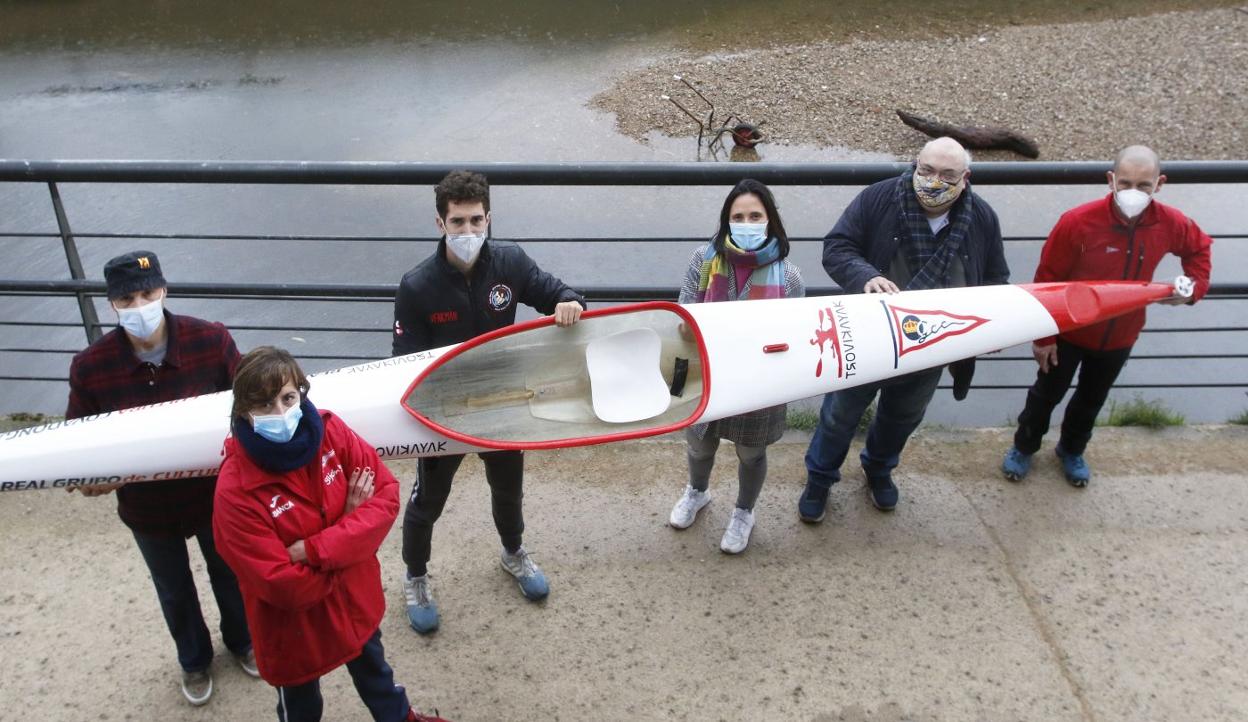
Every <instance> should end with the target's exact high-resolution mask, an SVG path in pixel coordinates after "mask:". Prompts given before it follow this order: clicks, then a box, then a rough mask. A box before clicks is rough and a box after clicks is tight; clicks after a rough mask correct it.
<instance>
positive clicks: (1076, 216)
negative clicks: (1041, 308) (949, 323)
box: [1001, 145, 1213, 487]
mask: <svg viewBox="0 0 1248 722" xmlns="http://www.w3.org/2000/svg"><path fill="white" fill-rule="evenodd" d="M1107 177H1108V179H1109V188H1110V194H1109V195H1107V196H1105V197H1104V198H1102V199H1100V200H1096V201H1092V202H1091V203H1085V204H1083V205H1081V206H1078V207H1077V208H1074V209H1072V210H1069V211H1067V212H1066V213H1064V214H1063V215H1062V217H1061V218H1060V219H1059V220H1058V222H1057V225H1056V226H1054V227H1053V230H1052V231H1051V232H1050V233H1049V238H1048V240H1047V241H1045V243H1044V249H1043V250H1042V251H1041V253H1040V265H1039V266H1038V267H1037V268H1036V278H1035V281H1036V282H1037V283H1042V282H1047V281H1093V280H1096V281H1100V280H1134V281H1150V280H1152V278H1153V271H1154V270H1156V268H1157V264H1158V263H1160V262H1161V259H1162V258H1163V257H1164V256H1165V255H1166V254H1167V253H1173V254H1174V255H1176V256H1178V257H1179V258H1180V259H1181V260H1182V264H1183V273H1184V274H1186V275H1187V276H1188V277H1189V278H1191V279H1192V281H1193V282H1194V283H1195V291H1194V293H1192V295H1191V296H1190V297H1189V296H1179V295H1177V294H1176V296H1175V297H1173V298H1170V299H1167V300H1166V301H1163V303H1169V304H1192V303H1195V302H1196V301H1198V300H1200V299H1201V298H1202V297H1203V296H1204V295H1205V292H1206V291H1208V290H1209V271H1210V268H1211V266H1212V261H1211V258H1212V255H1211V246H1212V244H1213V241H1212V239H1210V238H1209V236H1208V235H1206V234H1205V232H1204V231H1202V230H1200V227H1199V226H1197V225H1196V222H1195V221H1193V220H1191V219H1190V218H1188V217H1187V216H1185V215H1183V214H1182V213H1180V212H1179V211H1178V210H1176V209H1174V208H1171V207H1170V206H1167V205H1164V204H1162V203H1159V202H1158V201H1156V200H1155V199H1154V197H1153V196H1154V195H1155V194H1156V193H1157V191H1159V190H1161V186H1162V185H1163V184H1164V183H1165V182H1166V177H1165V176H1164V175H1162V174H1161V161H1160V160H1159V159H1158V157H1157V154H1156V153H1154V152H1153V151H1152V150H1151V149H1149V148H1147V147H1145V146H1142V145H1133V146H1129V147H1127V148H1124V149H1123V150H1122V151H1121V152H1119V153H1118V157H1117V159H1116V160H1115V161H1114V169H1113V170H1112V171H1110V172H1109V173H1108V174H1107ZM1143 327H1144V309H1140V310H1138V311H1132V312H1131V313H1128V314H1126V315H1123V316H1119V317H1117V318H1114V319H1110V320H1109V321H1104V322H1101V323H1098V324H1095V325H1093V326H1086V327H1084V328H1080V329H1077V330H1075V331H1071V332H1069V333H1064V334H1062V335H1061V336H1058V337H1056V338H1052V337H1050V338H1046V339H1041V340H1039V341H1036V342H1035V343H1034V344H1032V348H1031V351H1032V354H1033V355H1034V356H1035V357H1036V362H1037V363H1038V364H1040V371H1039V373H1038V374H1037V376H1036V382H1035V384H1033V385H1032V387H1031V389H1030V390H1029V391H1028V392H1027V404H1026V405H1025V406H1024V407H1023V412H1022V413H1021V414H1019V416H1018V430H1017V431H1016V432H1015V433H1014V446H1013V447H1012V448H1011V449H1010V450H1009V451H1007V452H1006V453H1005V460H1004V461H1003V462H1002V464H1001V470H1002V471H1003V472H1004V473H1005V477H1006V478H1007V479H1009V480H1011V481H1020V480H1021V479H1022V478H1023V477H1024V476H1026V475H1027V472H1028V471H1029V470H1030V469H1031V457H1032V455H1033V454H1035V453H1036V451H1037V450H1039V448H1040V440H1041V439H1043V438H1044V435H1045V433H1046V432H1047V431H1048V430H1049V417H1050V416H1051V415H1052V413H1053V409H1054V408H1055V407H1056V406H1057V405H1058V404H1059V403H1061V401H1062V397H1064V396H1065V395H1066V390H1067V389H1069V388H1070V384H1071V381H1072V380H1073V379H1074V376H1075V369H1077V368H1082V370H1081V371H1080V372H1079V383H1078V384H1077V385H1076V387H1075V393H1074V395H1073V396H1072V397H1071V399H1070V403H1069V404H1068V405H1067V406H1066V416H1065V418H1064V419H1063V420H1062V433H1061V437H1060V438H1059V440H1058V442H1057V448H1056V449H1055V451H1056V452H1057V457H1058V459H1059V460H1060V461H1061V464H1062V471H1063V472H1064V473H1065V475H1066V479H1067V480H1068V481H1069V482H1070V483H1071V484H1072V485H1074V486H1077V487H1083V486H1087V484H1088V480H1089V479H1090V478H1091V476H1092V472H1091V470H1090V469H1089V468H1088V464H1087V462H1086V461H1085V460H1084V458H1083V452H1084V449H1085V448H1086V447H1087V445H1088V441H1089V440H1090V439H1091V438H1092V426H1093V424H1094V423H1095V422H1096V417H1097V415H1098V414H1099V413H1100V412H1101V407H1102V406H1103V405H1104V404H1105V399H1106V398H1107V397H1108V396H1109V390H1110V388H1111V387H1112V386H1113V385H1114V381H1115V380H1116V379H1117V378H1118V372H1120V371H1121V370H1122V367H1123V365H1125V364H1126V362H1127V358H1128V357H1129V356H1130V355H1131V347H1132V346H1133V345H1134V344H1135V340H1136V339H1137V338H1138V337H1139V335H1140V329H1142V328H1143Z"/></svg>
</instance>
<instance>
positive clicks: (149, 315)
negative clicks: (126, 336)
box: [117, 298, 165, 340]
mask: <svg viewBox="0 0 1248 722" xmlns="http://www.w3.org/2000/svg"><path fill="white" fill-rule="evenodd" d="M163 300H164V299H163V298H158V299H156V300H155V301H152V302H151V303H148V304H145V305H142V306H139V307H138V308H118V309H117V319H118V321H119V322H120V323H121V327H122V328H124V329H125V330H126V331H129V332H130V335H131V336H134V337H136V338H141V339H143V340H147V339H149V338H151V337H152V334H154V333H156V329H158V328H160V322H161V321H163V320H164V318H165V314H164V307H163V306H164V304H162V303H161V301H163Z"/></svg>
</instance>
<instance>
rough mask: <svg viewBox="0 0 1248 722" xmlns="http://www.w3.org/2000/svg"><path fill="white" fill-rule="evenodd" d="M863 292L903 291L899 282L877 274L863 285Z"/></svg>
mask: <svg viewBox="0 0 1248 722" xmlns="http://www.w3.org/2000/svg"><path fill="white" fill-rule="evenodd" d="M862 292H863V293H901V289H900V288H897V284H895V283H893V282H892V281H890V280H888V279H887V278H885V277H883V276H876V277H875V278H872V279H871V280H870V281H867V283H866V285H865V286H863V287H862Z"/></svg>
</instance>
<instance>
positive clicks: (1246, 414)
mask: <svg viewBox="0 0 1248 722" xmlns="http://www.w3.org/2000/svg"><path fill="white" fill-rule="evenodd" d="M1226 422H1227V423H1228V424H1239V425H1240V426H1248V409H1244V410H1243V411H1241V412H1240V414H1239V416H1232V417H1231V418H1229V419H1227V420H1226Z"/></svg>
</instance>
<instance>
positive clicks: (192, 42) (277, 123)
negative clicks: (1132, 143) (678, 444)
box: [0, 0, 1248, 424]
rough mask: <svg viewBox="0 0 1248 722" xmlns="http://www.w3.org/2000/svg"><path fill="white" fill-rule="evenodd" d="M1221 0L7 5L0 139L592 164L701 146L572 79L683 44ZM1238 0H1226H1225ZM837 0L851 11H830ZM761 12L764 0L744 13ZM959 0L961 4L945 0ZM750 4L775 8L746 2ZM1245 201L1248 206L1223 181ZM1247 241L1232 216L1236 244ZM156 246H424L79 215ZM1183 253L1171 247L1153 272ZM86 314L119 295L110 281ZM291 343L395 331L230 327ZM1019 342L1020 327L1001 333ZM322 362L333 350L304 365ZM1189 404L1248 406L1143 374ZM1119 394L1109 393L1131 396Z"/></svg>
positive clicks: (595, 230)
mask: <svg viewBox="0 0 1248 722" xmlns="http://www.w3.org/2000/svg"><path fill="white" fill-rule="evenodd" d="M1226 4H1227V3H1215V2H1196V1H1191V2H1178V3H1176V2H1164V3H1163V2H1143V3H1125V2H1117V1H1114V2H1102V3H1097V4H1095V6H1089V7H1071V6H1070V4H1069V3H1065V2H1050V1H1048V0H1045V1H1043V2H1033V3H1027V4H1024V5H1023V6H1022V9H1020V8H1018V7H1014V4H1009V6H1010V7H1008V8H1004V9H1003V7H1004V6H1005V5H1006V4H1000V3H995V2H971V3H961V4H958V5H957V7H956V11H955V9H954V8H953V7H952V5H949V4H940V7H933V5H934V4H931V3H919V2H915V1H914V0H893V2H887V3H885V2H875V3H854V4H842V3H824V2H793V1H788V2H778V3H770V4H767V5H766V6H761V5H760V4H758V3H746V2H728V1H723V2H717V3H694V2H679V1H675V0H666V1H660V0H640V1H638V2H619V3H610V2H602V3H599V2H588V3H586V2H553V1H550V0H548V1H546V2H514V1H513V2H485V1H483V0H477V1H475V2H466V3H440V2H398V1H397V0H394V1H391V2H382V3H375V4H370V5H369V9H368V10H367V11H364V10H362V9H360V7H359V6H357V5H355V4H338V3H325V2H320V3H306V2H300V3H295V2H270V3H242V2H237V1H236V0H235V1H230V2H222V3H214V4H203V3H190V2H182V3H177V2H76V3H46V2H29V1H27V2H11V1H8V2H5V1H0V157H4V158H30V159H49V158H128V159H150V158H168V159H235V160H270V159H281V160H413V161H433V162H452V163H453V162H472V161H533V162H545V161H601V160H619V161H627V160H693V159H695V158H696V147H695V145H694V142H693V140H692V139H691V138H679V139H673V138H667V137H663V136H658V135H653V136H651V137H650V138H648V139H647V141H646V142H644V143H639V142H637V141H634V140H632V139H630V138H627V137H624V136H622V135H620V134H619V133H617V132H616V131H615V128H614V119H613V118H612V117H611V116H610V115H608V114H605V113H603V112H601V111H598V110H594V109H592V108H590V107H589V106H588V99H589V98H590V97H591V96H593V95H594V94H595V93H597V92H599V91H600V90H601V89H603V88H604V87H606V86H607V85H608V84H609V81H610V79H611V78H612V77H613V76H614V75H615V74H617V73H620V72H622V71H624V70H627V69H629V68H633V67H638V66H641V65H644V64H646V63H649V62H652V61H653V60H654V59H655V58H659V57H662V55H663V54H664V53H666V52H669V51H670V50H672V49H674V48H679V49H693V50H707V51H714V52H724V51H733V50H741V49H747V48H750V47H759V46H766V45H771V44H776V43H783V42H794V41H802V40H810V39H819V38H832V39H838V38H851V37H875V38H893V37H910V36H922V35H939V34H944V33H951V32H964V31H967V30H973V29H974V28H977V27H980V26H982V25H985V24H1001V23H1048V22H1061V21H1068V20H1088V19H1099V18H1102V17H1113V16H1121V15H1124V14H1126V13H1135V12H1146V11H1150V10H1155V9H1180V8H1194V7H1210V6H1215V5H1217V6H1221V5H1226ZM1232 4H1233V3H1232ZM845 5H852V7H845ZM760 8H761V9H760ZM955 12H956V13H957V14H955ZM760 17H764V18H765V20H766V22H762V23H760V21H759V19H760ZM761 156H762V159H763V160H764V161H767V160H771V161H833V160H879V159H885V158H886V157H885V156H881V155H879V154H872V153H865V152H861V151H855V150H853V149H848V148H814V147H803V146H774V147H773V146H767V145H764V146H762V147H761ZM725 190H726V189H718V188H675V189H653V188H624V189H612V188H575V189H574V188H533V189H523V188H507V187H500V188H498V189H496V191H495V193H494V198H493V201H494V217H495V225H494V233H495V235H496V236H500V237H508V238H526V237H538V236H547V237H593V236H630V235H636V236H648V237H655V238H665V237H701V236H703V235H706V234H708V233H709V232H710V231H711V230H712V229H713V226H714V218H715V215H716V213H717V211H718V207H719V204H720V200H721V199H722V196H723V193H724V192H725ZM980 190H981V192H982V194H983V195H984V196H985V197H986V198H987V199H988V200H989V201H990V202H991V203H992V204H993V205H994V207H995V208H996V209H997V211H998V212H999V214H1000V215H1001V218H1002V224H1003V227H1004V229H1005V232H1006V233H1007V235H1034V236H1043V235H1044V234H1045V233H1046V232H1047V230H1048V228H1049V227H1050V226H1051V225H1052V222H1053V220H1054V219H1055V218H1056V217H1057V214H1058V213H1060V212H1061V210H1063V209H1065V208H1068V207H1070V206H1072V205H1074V204H1076V203H1078V202H1081V201H1083V200H1086V199H1089V198H1092V197H1095V196H1097V195H1099V194H1100V193H1101V189H1100V188H1099V187H1096V188H1094V187H1082V188H1079V187H1067V188H1008V187H986V188H982V189H980ZM62 192H63V194H64V196H65V202H66V207H67V212H68V215H69V219H70V222H71V224H72V225H73V228H74V229H75V230H76V231H77V232H79V233H92V232H110V233H168V232H178V233H183V234H206V235H212V234H221V235H226V234H234V233H243V234H246V233H273V234H326V235H333V234H345V235H380V236H409V237H413V236H414V237H430V236H432V235H434V233H435V231H434V227H433V207H432V206H433V203H432V193H431V192H430V190H429V188H427V187H413V188H386V187H360V188H353V187H323V188H305V187H289V188H283V187H269V186H263V187H249V186H233V187H220V188H218V187H196V186H139V185H117V186H90V185H85V184H80V185H67V186H65V187H64V188H63V189H62ZM856 192H857V189H856V188H788V187H785V188H779V189H778V190H777V195H778V197H779V200H780V203H781V207H782V209H783V212H784V214H785V223H786V225H787V226H788V227H789V229H790V232H791V233H792V234H793V235H795V236H800V237H810V238H816V237H819V236H821V235H822V234H823V233H824V232H826V231H827V229H828V228H829V227H830V226H831V225H832V224H833V223H834V222H835V220H836V217H837V215H838V214H839V212H840V210H841V209H842V208H844V206H845V205H846V203H847V202H848V201H849V199H850V198H852V196H853V194H854V193H856ZM1162 197H1163V199H1165V200H1168V201H1169V202H1172V203H1174V204H1176V205H1178V206H1179V207H1181V208H1183V209H1184V210H1185V211H1187V212H1188V213H1189V214H1190V215H1191V216H1193V217H1194V218H1195V219H1196V220H1197V221H1198V222H1199V223H1200V224H1201V225H1202V226H1203V227H1204V228H1205V229H1206V230H1207V231H1209V232H1211V233H1232V232H1237V233H1243V232H1244V229H1248V204H1244V203H1242V199H1243V193H1242V187H1240V188H1211V187H1202V186H1183V187H1180V186H1177V185H1172V186H1169V187H1167V188H1166V189H1165V191H1164V195H1163V196H1162ZM1235 198H1238V199H1239V202H1234V199H1235ZM55 228H56V225H55V220H54V218H53V216H52V212H51V207H50V204H49V201H48V197H47V191H46V188H42V187H39V186H37V185H24V184H0V253H2V254H3V258H4V259H5V261H6V263H5V264H4V270H3V271H0V277H4V278H10V279H37V278H47V277H52V278H65V277H67V272H66V270H65V264H64V256H63V254H62V253H61V251H60V248H59V243H56V242H53V241H46V240H31V239H17V238H12V237H4V236H3V235H2V234H3V233H5V232H9V233H14V232H27V231H54V230H55ZM1236 243H1238V244H1239V245H1238V248H1242V241H1238V242H1237V241H1232V240H1227V241H1224V242H1223V243H1222V244H1221V248H1223V249H1224V250H1233V249H1235V248H1236V247H1237V246H1236V245H1235V244H1236ZM136 246H146V247H149V248H150V249H151V250H155V251H156V252H157V253H159V254H160V256H161V258H162V261H163V263H164V266H165V270H166V275H167V276H168V277H169V278H170V279H171V280H173V281H174V282H177V281H222V282H228V281H238V282H256V281H274V282H276V281H283V282H313V283H325V282H359V283H381V282H394V281H397V279H398V277H399V276H400V275H401V274H402V271H403V270H405V269H406V268H409V267H410V266H412V265H414V264H415V263H416V262H417V261H418V260H419V259H420V258H421V257H423V256H424V255H426V254H427V253H428V252H429V250H430V245H429V244H428V243H422V242H417V241H406V242H387V243H370V244H324V245H315V246H310V245H307V244H296V243H291V242H273V243H268V244H264V245H258V244H256V243H254V242H239V241H168V242H158V241H143V242H141V243H139V242H136V241H133V240H127V239H83V240H81V241H80V249H81V252H82V256H83V260H84V263H85V265H86V267H87V269H88V275H89V277H92V278H99V276H100V269H101V268H102V266H103V263H104V261H105V260H106V259H107V258H109V257H110V256H112V255H114V254H116V253H117V252H120V251H124V250H129V249H131V248H134V247H136ZM526 247H527V248H528V249H529V252H530V253H531V254H532V255H533V256H534V257H536V258H537V259H538V260H539V262H540V263H541V264H542V265H543V266H544V267H546V268H547V269H548V270H550V271H552V272H554V273H555V274H557V275H559V276H561V277H562V278H564V279H565V280H567V281H568V282H570V283H572V284H573V285H582V284H583V285H609V284H637V285H654V284H656V283H657V284H670V285H672V286H675V285H676V284H677V282H678V280H679V278H680V275H681V273H682V272H683V269H684V266H685V262H686V261H687V258H688V254H689V252H690V250H691V249H690V248H689V247H686V246H685V245H679V244H653V243H651V244H632V245H630V246H628V247H606V246H605V245H602V244H598V245H589V244H573V245H570V246H569V245H558V246H556V245H553V244H539V243H532V244H527V246H526ZM1008 250H1009V260H1010V263H1011V266H1012V268H1013V269H1014V280H1016V281H1025V280H1029V279H1030V276H1031V272H1032V270H1033V269H1034V267H1035V261H1036V258H1037V256H1038V252H1039V244H1038V243H1015V244H1011V245H1010V246H1009V249H1008ZM1241 256H1242V253H1229V254H1228V253H1224V254H1223V255H1220V256H1218V258H1217V263H1216V268H1215V281H1222V282H1236V283H1243V282H1245V280H1248V279H1245V275H1248V274H1245V273H1244V270H1245V264H1244V263H1243V261H1242V260H1240V257H1241ZM794 258H795V260H796V262H797V263H798V264H799V266H800V267H801V268H802V270H803V272H804V274H805V276H806V279H807V283H808V284H810V285H828V284H829V281H828V279H827V277H826V275H825V274H824V273H823V271H822V269H821V267H820V265H819V245H818V244H817V243H814V242H811V243H802V244H798V247H797V249H796V251H795V254H794ZM1176 272H1177V267H1175V266H1174V264H1170V265H1167V266H1165V267H1163V273H1160V274H1159V277H1160V276H1162V275H1173V274H1174V273H1176ZM0 303H3V304H4V306H5V307H4V311H3V313H0V320H36V319H47V318H50V317H55V318H58V319H61V320H66V321H71V320H74V319H75V317H76V311H75V308H74V306H73V304H72V303H69V302H67V301H63V300H59V299H56V300H53V299H12V298H8V299H3V301H0ZM171 306H172V307H173V308H174V309H175V310H178V311H182V312H187V313H192V314H196V315H202V316H205V317H209V318H216V319H221V320H223V321H225V322H226V323H227V324H230V325H233V326H241V325H265V324H275V323H292V322H298V323H306V324H308V325H325V326H340V325H350V326H358V327H367V328H375V329H378V330H384V329H387V328H388V327H389V325H390V321H391V316H390V309H389V308H388V307H386V306H385V305H375V304H353V303H346V302H343V303H335V304H325V303H321V304H281V303H273V302H263V301H234V302H222V301H218V302H206V301H196V300H192V299H182V300H176V299H175V300H173V301H171ZM100 310H101V317H102V318H108V317H109V312H108V311H107V309H106V307H104V306H103V305H101V308H100ZM1246 310H1248V307H1246V305H1245V304H1244V302H1239V301H1228V302H1219V303H1209V304H1203V305H1201V306H1199V307H1197V308H1195V309H1187V308H1183V309H1171V308H1165V309H1158V310H1157V311H1155V312H1153V314H1152V325H1154V326H1158V327H1164V326H1172V327H1173V326H1201V327H1211V326H1218V325H1242V321H1241V320H1240V319H1242V318H1243V317H1244V315H1245V313H1244V312H1245V311H1246ZM236 336H237V338H238V340H239V342H240V345H241V346H243V347H244V348H247V347H250V346H254V345H256V344H260V343H276V344H279V345H283V346H289V347H292V350H294V351H295V352H296V353H299V352H301V351H302V352H303V353H305V354H333V353H352V354H364V355H376V356H382V355H385V354H386V353H387V351H388V347H389V342H388V338H387V337H386V336H385V335H384V334H376V335H364V336H361V335H352V336H349V337H348V336H344V335H342V334H315V333H312V334H301V335H300V336H299V337H298V338H292V337H291V336H290V334H286V335H282V336H278V335H275V334H274V333H272V332H262V331H240V332H238V333H237V334H236ZM1243 336H1244V334H1225V333H1204V334H1153V335H1151V336H1149V337H1146V339H1145V341H1144V342H1142V343H1141V346H1140V351H1139V352H1140V353H1162V352H1176V351H1187V352H1193V349H1195V351H1196V352H1199V351H1200V349H1202V348H1206V349H1216V350H1217V351H1228V352H1238V353H1243V352H1244V351H1245V348H1244V347H1245V345H1248V344H1246V343H1245V340H1244V338H1243ZM82 342H83V341H82V333H81V331H73V330H68V329H67V330H53V331H39V332H37V333H33V334H32V332H31V331H30V330H29V329H28V328H25V327H4V326H0V347H3V348H12V347H39V348H62V349H76V348H79V347H81V345H82ZM1013 353H1014V355H1017V353H1018V350H1015V351H1014V352H1013ZM68 362H69V355H68V354H62V355H58V356H48V355H35V354H15V353H0V363H2V364H3V366H4V368H3V372H2V373H0V375H8V374H10V373H12V374H38V375H50V376H54V375H63V374H64V372H65V369H66V368H67V367H68ZM308 365H309V366H310V367H311V368H313V369H323V368H328V367H332V366H334V365H340V364H339V363H335V362H330V361H311V362H309V364H308ZM1033 366H1034V365H1033V364H1031V363H1030V362H1000V363H989V364H981V365H980V367H981V372H980V376H979V377H977V381H980V382H981V383H989V384H993V383H1017V382H1020V381H1022V380H1024V379H1026V378H1028V377H1029V376H1030V375H1031V374H1032V373H1034V371H1033ZM1243 366H1244V364H1242V362H1240V363H1235V362H1231V361H1223V362H1213V361H1205V362H1200V363H1198V364H1194V363H1186V362H1185V363H1182V364H1179V363H1169V364H1166V363H1162V362H1156V361H1147V360H1141V361H1139V362H1133V363H1132V364H1131V366H1130V367H1129V369H1128V372H1127V374H1126V376H1125V377H1124V382H1135V383H1160V382H1164V381H1166V380H1168V379H1171V378H1172V377H1174V376H1176V375H1182V374H1192V375H1195V376H1199V377H1200V378H1202V379H1208V380H1227V381H1237V382H1239V381H1243V382H1248V372H1245V371H1244V370H1243V368H1242V367H1243ZM1145 394H1146V396H1148V397H1156V398H1161V399H1162V400H1163V401H1165V403H1167V404H1168V405H1170V406H1171V407H1174V408H1178V409H1180V410H1181V411H1183V412H1184V413H1186V414H1187V415H1188V417H1189V418H1190V419H1192V420H1200V421H1222V420H1225V419H1226V418H1227V417H1229V416H1231V415H1234V414H1236V413H1238V412H1240V411H1242V410H1243V409H1244V408H1245V407H1248V398H1244V397H1243V395H1242V393H1241V391H1240V390H1227V389H1214V390H1205V391H1201V390H1195V391H1185V392H1173V391H1166V390H1148V391H1146V392H1145ZM1130 395H1131V394H1130V392H1125V393H1124V394H1123V398H1129V397H1130ZM1021 402H1022V392H1021V391H1010V392H993V391H979V392H975V395H973V396H972V397H971V400H970V401H968V402H963V403H961V404H956V405H955V404H954V403H952V402H951V401H949V400H948V399H947V392H941V395H940V396H939V397H938V401H937V403H936V404H934V406H933V407H932V410H931V413H930V415H929V420H931V421H935V422H937V423H947V424H999V423H1004V422H1005V421H1006V419H1007V417H1008V416H1010V415H1011V414H1013V413H1016V411H1017V408H1018V407H1019V406H1021ZM63 405H64V387H63V386H62V385H60V384H57V383H47V382H44V383H28V384H16V383H13V382H4V381H0V413H3V412H12V411H40V412H59V411H60V410H61V409H63Z"/></svg>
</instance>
